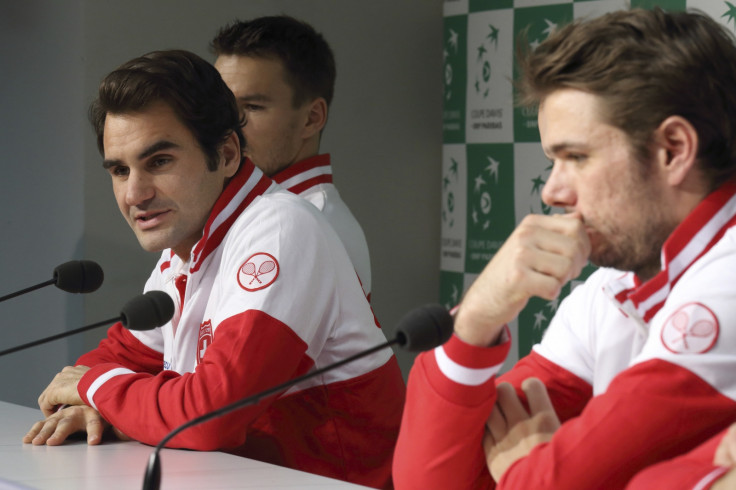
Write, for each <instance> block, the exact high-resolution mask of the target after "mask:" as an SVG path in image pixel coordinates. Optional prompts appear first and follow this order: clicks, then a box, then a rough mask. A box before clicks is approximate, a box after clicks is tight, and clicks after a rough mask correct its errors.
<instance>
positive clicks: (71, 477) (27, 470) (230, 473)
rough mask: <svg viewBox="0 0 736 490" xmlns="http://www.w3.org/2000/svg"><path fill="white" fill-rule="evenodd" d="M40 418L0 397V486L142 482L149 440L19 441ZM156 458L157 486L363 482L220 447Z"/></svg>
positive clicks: (75, 487) (330, 487)
mask: <svg viewBox="0 0 736 490" xmlns="http://www.w3.org/2000/svg"><path fill="white" fill-rule="evenodd" d="M42 418H43V417H42V414H41V411H40V410H36V409H31V408H28V407H23V406H20V405H14V404H11V403H6V402H0V490H6V489H16V488H32V489H53V490H66V489H68V490H80V489H90V490H92V489H94V490H116V489H136V488H141V487H142V484H143V474H144V472H145V469H146V464H147V462H148V458H149V456H150V454H151V452H152V451H153V448H152V447H151V446H146V445H144V444H140V443H138V442H122V441H114V442H112V441H111V442H105V443H103V444H101V445H98V446H88V445H87V444H86V443H85V442H84V441H72V442H67V443H66V444H64V445H62V446H54V447H51V446H33V445H31V444H23V442H22V441H21V439H22V437H23V436H24V435H25V434H26V432H28V429H30V427H31V425H33V423H34V422H36V421H37V420H40V419H42ZM160 458H161V459H160V462H161V488H162V489H169V490H174V489H177V490H178V489H196V490H209V489H225V488H253V489H255V488H258V489H260V488H262V489H267V490H278V489H297V488H298V489H305V490H312V489H314V490H318V489H325V490H343V489H344V490H356V489H361V488H362V489H365V488H366V487H362V486H359V485H353V484H350V483H345V482H342V481H339V480H333V479H330V478H325V477H321V476H317V475H312V474H309V473H304V472H301V471H297V470H292V469H289V468H283V467H281V466H275V465H271V464H268V463H262V462H260V461H254V460H251V459H247V458H241V457H239V456H233V455H231V454H225V453H221V452H199V451H186V450H176V449H164V450H163V451H161V454H160Z"/></svg>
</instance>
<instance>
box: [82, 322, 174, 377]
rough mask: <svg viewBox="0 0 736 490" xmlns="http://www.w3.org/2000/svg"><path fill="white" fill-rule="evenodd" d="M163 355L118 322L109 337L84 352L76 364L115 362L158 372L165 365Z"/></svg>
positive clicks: (131, 368)
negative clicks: (92, 348)
mask: <svg viewBox="0 0 736 490" xmlns="http://www.w3.org/2000/svg"><path fill="white" fill-rule="evenodd" d="M163 362H164V361H163V355H162V354H161V353H160V352H158V351H156V350H154V349H151V348H150V347H148V346H147V345H145V344H144V343H143V342H141V341H140V340H138V339H137V338H136V337H135V336H134V335H133V334H132V333H130V330H128V329H127V328H125V327H123V324H122V323H120V322H118V323H116V324H114V325H113V326H112V327H110V328H109V329H108V330H107V337H105V338H104V339H102V340H101V341H100V344H99V346H97V348H96V349H94V350H91V351H89V352H87V353H86V354H83V355H82V356H81V357H80V358H79V359H77V362H76V363H75V365H76V366H88V367H92V366H96V365H98V364H105V363H115V364H118V365H119V366H122V367H125V368H127V369H130V370H131V371H136V372H146V373H150V374H156V373H158V372H159V371H161V369H162V367H163Z"/></svg>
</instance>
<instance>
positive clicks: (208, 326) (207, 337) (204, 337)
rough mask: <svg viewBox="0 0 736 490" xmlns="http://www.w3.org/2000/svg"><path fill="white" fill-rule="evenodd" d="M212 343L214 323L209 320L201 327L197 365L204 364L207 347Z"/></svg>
mask: <svg viewBox="0 0 736 490" xmlns="http://www.w3.org/2000/svg"><path fill="white" fill-rule="evenodd" d="M211 343H212V322H211V321H209V320H207V321H206V322H204V323H202V324H201V325H200V326H199V340H198V341H197V364H199V363H200V362H202V358H203V357H204V353H205V351H206V350H207V347H209V346H210V344H211Z"/></svg>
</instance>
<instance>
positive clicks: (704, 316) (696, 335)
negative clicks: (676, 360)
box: [661, 303, 718, 354]
mask: <svg viewBox="0 0 736 490" xmlns="http://www.w3.org/2000/svg"><path fill="white" fill-rule="evenodd" d="M661 338H662V343H663V344H664V346H665V347H666V348H667V349H668V350H670V351H671V352H674V353H676V354H686V353H687V354H702V353H704V352H707V351H709V350H710V349H711V348H712V347H713V345H715V342H716V340H717V339H718V319H717V318H716V316H715V315H714V314H713V312H712V311H711V310H710V308H708V307H707V306H705V305H703V304H701V303H688V304H685V305H683V306H681V307H680V308H678V309H677V310H676V311H675V312H674V313H673V314H672V315H670V317H669V318H668V319H667V321H666V322H665V324H664V326H663V328H662V334H661Z"/></svg>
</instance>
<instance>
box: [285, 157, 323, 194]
mask: <svg viewBox="0 0 736 490" xmlns="http://www.w3.org/2000/svg"><path fill="white" fill-rule="evenodd" d="M273 180H274V181H275V182H277V183H278V184H280V185H281V186H282V187H284V188H286V189H287V190H288V191H290V192H293V193H294V194H301V193H303V192H304V191H307V190H309V189H311V188H312V187H314V186H316V185H319V184H331V183H332V166H331V165H330V155H329V154H328V153H325V154H323V155H316V156H313V157H310V158H307V159H306V160H302V161H301V162H297V163H295V164H294V165H291V166H290V167H287V168H285V169H284V170H282V171H281V172H279V173H277V174H276V175H274V176H273Z"/></svg>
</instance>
